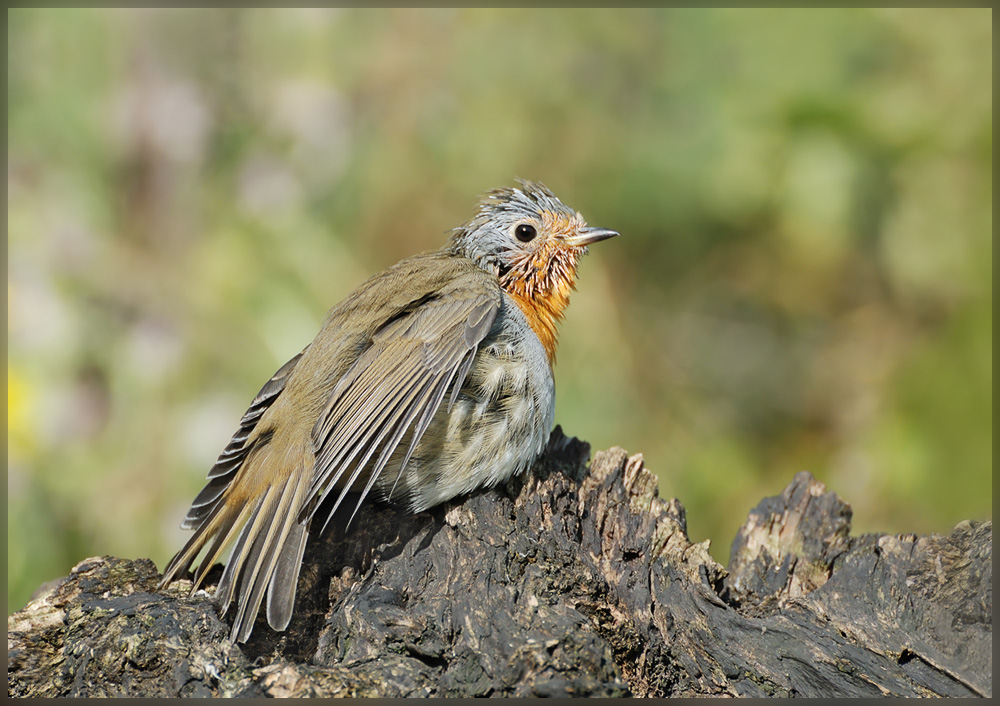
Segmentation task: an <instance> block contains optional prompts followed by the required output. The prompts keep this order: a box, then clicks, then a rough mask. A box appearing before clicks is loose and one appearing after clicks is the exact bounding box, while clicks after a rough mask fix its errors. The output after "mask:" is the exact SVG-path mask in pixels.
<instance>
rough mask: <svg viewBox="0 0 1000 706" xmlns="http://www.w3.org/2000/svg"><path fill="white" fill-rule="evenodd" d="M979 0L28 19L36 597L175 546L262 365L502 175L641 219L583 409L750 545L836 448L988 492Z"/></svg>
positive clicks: (587, 265)
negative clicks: (761, 520)
mask: <svg viewBox="0 0 1000 706" xmlns="http://www.w3.org/2000/svg"><path fill="white" fill-rule="evenodd" d="M991 19H992V18H991V13H990V11H989V10H988V9H980V10H975V9H967V10H956V9H947V10H929V9H928V10H905V9H893V10H863V9H851V10H735V9H729V10H721V9H720V10H700V9H676V10H654V9H645V10H573V11H570V10H476V9H465V10H460V9H438V10H416V9H415V10H401V9H380V10H360V9H355V10H263V9H260V10H243V11H238V10H193V9H186V10H163V9H161V10H139V9H133V10H126V9H101V10H95V9H90V10H85V9H74V10H68V9H63V10H39V9H12V10H9V11H8V290H7V292H8V319H9V322H8V372H7V383H8V584H7V588H8V611H10V610H13V609H16V608H18V607H20V606H22V605H23V604H24V603H25V601H26V600H27V599H28V597H29V595H30V593H31V591H32V590H33V589H34V588H36V587H37V586H38V585H39V583H40V582H41V581H44V580H46V579H49V578H53V577H55V576H58V575H61V574H64V573H66V572H67V571H68V570H69V568H70V567H71V566H72V564H73V563H75V562H76V561H78V560H80V559H83V558H84V557H85V556H90V555H95V554H115V555H121V556H133V557H135V556H151V557H152V558H153V559H154V560H155V561H156V562H157V564H158V565H159V566H162V565H163V564H164V562H165V561H166V559H167V558H168V557H169V556H170V554H171V553H172V552H173V551H174V550H175V549H176V548H177V547H178V546H179V544H180V542H181V541H182V540H183V537H184V536H185V534H184V533H182V532H181V531H180V530H179V529H177V526H178V524H179V522H180V520H181V518H182V517H183V515H184V512H185V510H186V507H187V504H188V503H189V502H190V500H191V499H192V498H193V497H194V494H195V493H196V492H197V491H198V489H199V488H200V486H201V484H202V482H203V480H204V475H205V473H206V472H207V470H208V468H209V467H210V466H211V464H212V463H213V461H214V459H215V457H216V455H217V454H218V453H219V452H220V451H221V450H222V448H223V447H224V446H225V443H226V442H227V441H228V438H229V435H230V434H231V433H232V431H234V430H235V426H236V423H237V421H238V419H239V416H240V415H241V414H242V412H243V410H244V408H245V406H246V404H247V403H248V402H249V400H250V398H251V397H252V395H253V394H254V393H255V392H256V391H257V389H258V387H259V386H260V384H261V383H262V382H263V381H264V380H265V379H266V378H267V377H268V376H269V375H270V374H271V373H272V372H273V371H274V370H275V369H276V368H277V367H278V366H279V365H281V364H282V363H283V362H284V361H285V360H286V359H287V358H289V357H290V356H292V355H294V354H295V353H297V352H298V351H299V350H300V349H301V348H302V347H303V346H304V345H305V344H306V343H308V341H309V340H311V338H312V336H313V335H314V334H315V332H316V331H317V330H318V328H319V325H320V323H321V321H322V319H323V316H324V314H325V312H326V310H327V308H329V307H330V306H331V305H333V304H334V303H336V302H337V301H338V300H339V299H340V298H341V297H343V296H344V295H345V294H346V293H347V292H349V291H350V290H351V289H352V288H353V287H354V286H356V285H357V284H358V283H360V282H361V281H362V280H363V279H364V278H365V277H367V276H368V275H370V274H372V273H374V272H375V271H377V270H379V269H381V268H383V267H386V266H388V265H390V264H392V263H393V262H395V261H396V260H398V259H400V258H402V257H405V256H407V255H410V254H413V253H415V252H417V251H420V250H424V249H428V248H432V247H437V246H438V245H439V244H441V243H442V242H443V241H444V239H445V237H446V235H447V231H448V230H449V229H450V228H451V227H453V226H456V225H458V224H459V223H461V222H462V221H463V220H465V219H466V218H467V217H469V216H470V215H471V209H472V206H473V204H474V200H475V198H476V197H477V196H478V195H479V194H480V193H482V192H483V191H485V190H487V189H488V188H491V187H494V186H499V185H505V184H510V183H512V178H513V177H514V176H515V175H518V176H523V177H526V178H531V179H538V180H541V181H543V182H545V183H547V184H548V185H549V186H550V187H551V188H552V189H553V190H554V191H555V192H556V193H557V194H559V195H560V196H561V197H562V198H563V199H564V200H565V201H566V202H567V203H569V204H570V205H572V206H574V207H575V208H578V209H580V211H581V212H582V213H583V214H584V216H585V217H586V218H587V219H588V221H589V222H590V223H591V224H593V225H599V226H606V227H612V228H615V229H617V230H619V231H620V232H621V233H622V237H621V238H619V239H616V240H614V241H611V242H610V243H609V244H607V245H603V244H602V245H601V246H599V247H595V248H594V249H593V252H592V254H591V255H590V256H589V257H588V258H587V259H586V260H585V261H584V263H583V265H582V271H581V279H580V285H579V291H578V293H577V294H576V296H575V299H574V302H573V305H572V306H571V307H570V309H569V312H568V317H567V320H566V322H565V324H564V326H563V329H562V338H561V345H560V349H559V358H558V363H557V365H556V380H557V387H558V394H559V401H558V411H557V421H558V422H559V423H560V424H562V426H563V428H564V429H565V431H566V432H567V433H568V434H573V435H577V436H579V437H581V438H583V439H586V440H588V441H590V442H591V443H592V444H593V446H594V448H596V449H600V448H605V447H607V446H610V445H614V444H619V445H622V446H624V447H626V448H627V449H628V450H629V451H630V452H642V453H643V454H644V456H645V458H646V462H647V465H648V466H649V467H650V468H651V469H652V470H653V471H654V472H656V473H657V474H658V475H659V478H660V490H661V494H663V495H665V496H676V497H678V498H680V499H681V501H682V502H683V503H684V504H685V506H686V507H687V508H688V513H689V519H690V530H691V534H692V538H693V539H695V540H701V539H705V538H711V539H712V540H713V553H714V554H715V556H716V557H717V558H719V559H720V560H722V561H724V560H725V559H726V557H727V555H728V548H729V544H730V542H731V540H732V537H733V535H734V533H735V531H736V529H737V527H738V526H739V524H740V523H741V522H742V521H743V519H744V517H745V515H746V512H747V511H748V510H749V509H750V507H751V506H752V505H753V504H754V503H756V501H757V500H759V499H760V498H761V497H763V496H765V495H772V494H775V493H777V492H779V491H780V490H781V489H782V488H783V487H784V485H785V484H786V483H787V482H788V481H789V480H790V479H791V477H792V476H793V474H794V473H795V472H796V471H799V470H802V469H808V470H811V471H812V472H813V473H814V474H815V475H816V476H817V477H819V478H820V479H822V480H823V481H824V482H826V483H827V484H828V485H829V486H830V487H831V488H832V489H833V490H835V491H836V492H838V493H839V494H840V495H841V496H843V497H844V498H846V499H847V500H848V501H850V502H851V503H852V505H853V507H854V511H855V523H856V527H857V529H859V530H861V531H871V530H879V531H886V532H910V531H912V532H932V531H936V532H942V531H946V530H948V529H949V528H950V527H951V526H952V525H954V524H955V523H956V522H958V521H959V520H962V519H965V518H981V517H985V516H989V515H991V513H992V500H991V495H992V277H993V271H992V176H991V174H992V68H991V67H992V22H991Z"/></svg>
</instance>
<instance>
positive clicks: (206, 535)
mask: <svg viewBox="0 0 1000 706" xmlns="http://www.w3.org/2000/svg"><path fill="white" fill-rule="evenodd" d="M261 441H262V442H263V443H261ZM261 441H259V442H258V443H257V444H255V445H253V446H252V447H250V448H247V449H246V450H245V451H244V453H241V454H240V455H241V457H242V458H240V459H239V460H240V463H238V465H236V467H235V468H233V469H232V470H230V471H229V472H228V473H226V474H220V475H219V476H216V477H215V478H213V477H212V476H211V475H210V477H209V483H208V485H206V487H205V489H204V490H203V491H202V494H201V495H199V498H203V497H207V498H209V499H208V500H207V501H206V502H203V503H202V504H201V505H199V504H198V501H197V500H196V501H195V505H194V506H193V507H192V509H191V512H190V513H189V514H188V518H187V520H186V521H185V526H190V527H193V528H194V529H195V533H194V535H192V537H191V538H190V539H189V540H188V542H187V543H186V544H185V545H184V547H182V548H181V550H180V551H179V552H177V554H176V555H175V556H174V557H173V559H171V560H170V563H169V564H168V565H167V568H166V569H165V570H164V572H163V579H162V580H161V582H160V587H161V588H162V587H163V586H165V585H167V584H168V583H170V582H171V581H173V580H175V579H176V578H177V577H178V576H180V575H181V574H183V573H185V572H186V571H187V570H188V569H189V568H190V566H191V564H192V563H193V562H194V560H195V558H196V557H197V556H198V555H199V554H200V553H201V552H202V550H203V549H205V547H206V546H207V547H208V548H207V550H206V551H205V555H204V557H203V558H202V561H201V563H200V564H199V566H198V569H197V571H196V572H195V577H194V585H193V586H192V588H191V592H192V593H194V591H196V590H197V589H198V587H199V586H200V585H201V584H202V582H203V581H204V579H205V576H206V575H207V574H208V571H209V570H210V569H211V568H212V566H213V565H214V564H215V562H216V561H218V560H219V557H220V556H221V555H222V553H223V552H224V551H225V549H226V547H227V546H228V545H229V544H231V543H232V542H233V541H234V540H235V544H234V545H233V551H232V554H231V555H230V558H229V562H228V563H227V565H226V568H225V571H224V572H223V574H222V579H221V580H220V581H219V586H218V588H217V589H216V593H215V600H216V602H217V603H218V604H219V605H220V607H221V609H222V613H223V615H224V614H225V613H226V611H227V609H228V608H229V605H230V603H231V602H232V600H233V598H234V596H235V599H236V604H237V611H236V618H235V620H234V622H233V628H232V633H231V635H230V639H232V640H233V641H234V642H235V641H238V642H246V640H247V638H249V637H250V632H251V631H252V629H253V625H254V621H255V620H256V618H257V613H258V612H259V610H260V605H261V602H262V600H263V597H264V591H265V589H266V590H267V621H268V623H269V624H270V626H271V627H272V628H274V629H275V630H279V631H280V630H284V629H285V628H286V627H288V623H289V621H290V620H291V616H292V608H293V606H294V603H295V589H296V586H297V584H298V577H299V569H300V567H301V565H302V555H303V552H304V551H305V544H306V537H307V535H308V531H309V523H308V521H307V522H301V523H300V522H298V521H297V518H298V515H299V510H300V508H301V507H302V505H303V503H304V502H305V499H306V495H307V493H308V491H309V484H310V480H311V476H312V465H313V454H312V449H311V447H310V446H309V443H308V440H304V441H303V442H300V443H296V444H287V443H286V444H278V443H276V441H275V440H274V439H273V438H268V439H266V440H261ZM299 447H301V448H299ZM220 461H221V459H220ZM226 476H228V477H226Z"/></svg>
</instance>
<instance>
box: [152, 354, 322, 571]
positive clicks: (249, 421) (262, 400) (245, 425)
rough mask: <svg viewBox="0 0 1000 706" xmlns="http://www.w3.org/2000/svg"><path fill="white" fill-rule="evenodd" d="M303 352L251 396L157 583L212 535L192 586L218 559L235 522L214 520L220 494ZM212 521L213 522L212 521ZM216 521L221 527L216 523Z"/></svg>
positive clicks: (231, 518)
mask: <svg viewBox="0 0 1000 706" xmlns="http://www.w3.org/2000/svg"><path fill="white" fill-rule="evenodd" d="M306 350H308V348H306ZM305 352H306V351H305V350H304V351H302V353H299V354H298V355H297V356H295V357H294V358H292V359H291V360H289V361H288V362H287V363H285V364H284V365H282V366H281V367H280V368H279V369H278V372H276V373H275V374H274V375H272V376H271V379H270V380H268V381H267V382H266V383H264V386H263V387H262V388H261V389H260V392H258V393H257V395H256V396H255V397H254V398H253V401H252V402H251V403H250V407H249V408H248V409H247V411H246V413H245V414H244V415H243V418H242V419H241V420H240V427H239V429H238V430H237V431H236V433H235V434H233V438H232V439H231V440H230V441H229V444H228V445H227V446H226V448H225V450H223V452H222V453H221V454H220V455H219V458H218V460H217V461H216V462H215V465H214V466H212V469H211V470H210V471H209V472H208V482H207V483H206V484H205V487H204V488H203V489H202V490H201V492H200V493H198V497H196V498H195V499H194V502H192V503H191V509H190V510H188V514H187V517H185V518H184V522H183V523H181V527H182V528H183V529H193V530H196V532H195V533H194V535H192V536H191V538H190V539H189V540H188V542H187V543H186V544H185V545H184V547H183V548H182V549H181V550H180V551H179V552H177V554H176V555H174V557H173V558H172V559H171V560H170V563H169V564H168V565H167V567H166V568H165V569H164V570H163V579H162V581H161V582H160V585H161V586H165V585H166V584H168V583H170V581H172V580H173V579H174V578H176V577H177V576H179V575H180V574H182V573H184V572H185V571H187V570H188V568H189V567H190V566H191V562H192V561H194V558H195V557H196V556H197V555H198V553H199V552H200V551H201V549H202V547H203V546H204V545H205V543H206V542H207V540H208V539H210V538H211V537H212V536H215V538H216V541H215V542H214V543H213V545H212V548H211V549H210V550H209V551H208V552H207V554H206V555H205V559H204V561H202V563H201V566H200V567H199V569H198V572H197V578H196V580H195V586H197V585H198V584H200V583H201V581H202V579H204V577H205V574H207V573H208V569H209V568H211V565H212V562H214V561H215V560H216V559H217V558H218V556H219V554H220V553H221V552H222V550H223V549H224V548H225V546H224V545H225V544H227V543H228V542H229V540H231V539H232V536H231V532H232V529H233V526H234V525H235V524H236V523H237V519H238V516H237V515H233V514H231V513H228V514H227V513H223V514H224V515H225V517H223V518H222V519H221V520H217V519H216V518H217V516H218V515H219V513H220V511H221V510H222V508H223V506H224V504H225V503H224V500H223V493H225V491H226V488H228V487H229V486H230V485H231V484H232V482H233V480H234V478H235V477H236V475H237V471H239V469H240V468H241V467H242V466H243V464H244V462H245V461H246V459H247V456H248V455H249V454H250V452H251V450H252V449H253V448H254V446H255V445H256V444H257V443H258V442H261V441H264V440H262V439H261V438H259V437H258V438H257V439H256V440H255V441H250V442H249V443H248V440H249V439H250V436H251V434H252V433H253V431H254V429H255V428H256V426H257V423H258V422H259V421H260V418H261V417H262V416H264V412H266V411H267V409H268V408H269V407H270V406H271V405H272V404H274V401H275V400H276V399H277V398H278V395H280V394H281V392H282V390H284V389H285V383H286V382H287V381H288V378H289V376H290V375H291V374H292V371H293V370H294V369H295V366H296V365H297V364H298V362H299V360H300V359H301V358H302V355H303V354H304V353H305ZM213 520H216V521H215V522H213ZM219 523H221V524H222V525H223V526H221V527H219V526H217V525H218V524H219Z"/></svg>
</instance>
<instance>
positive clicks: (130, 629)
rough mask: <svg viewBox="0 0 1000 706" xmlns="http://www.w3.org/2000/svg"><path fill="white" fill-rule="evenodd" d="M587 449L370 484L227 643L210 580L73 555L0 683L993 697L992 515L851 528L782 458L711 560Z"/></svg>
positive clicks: (17, 622)
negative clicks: (413, 497)
mask: <svg viewBox="0 0 1000 706" xmlns="http://www.w3.org/2000/svg"><path fill="white" fill-rule="evenodd" d="M589 451H590V450H589V446H588V445H587V444H585V443H583V442H580V441H578V440H577V439H574V438H567V437H565V436H563V434H562V432H561V430H559V429H558V428H557V429H556V431H555V432H553V435H552V438H551V440H550V442H549V446H548V449H547V451H546V453H545V455H544V456H543V457H542V458H541V459H540V460H539V461H538V462H537V463H536V464H535V466H534V468H532V469H531V471H529V472H528V473H526V474H525V475H524V476H522V477H520V478H515V479H513V480H511V481H510V482H508V483H507V484H506V485H505V486H502V487H500V488H496V489H492V490H485V491H480V492H477V493H475V494H473V495H471V496H468V497H465V498H460V499H457V500H455V501H452V502H448V503H445V504H443V505H441V506H439V507H436V508H434V509H432V510H431V511H429V512H424V513H420V514H418V515H407V514H404V513H400V512H397V511H396V510H394V509H393V508H391V507H388V506H378V505H368V506H367V507H365V508H363V509H362V510H361V511H360V512H359V513H358V516H357V517H356V518H355V519H354V522H353V523H352V526H351V528H350V530H349V531H345V529H344V528H343V527H342V526H334V527H333V529H332V530H329V531H328V532H327V533H326V534H325V535H323V536H320V537H318V538H316V537H314V538H311V540H310V545H309V547H308V548H307V552H306V558H305V565H304V567H303V570H302V577H301V579H300V585H299V597H298V599H297V603H296V609H295V615H294V617H293V619H292V623H291V625H290V626H289V628H288V630H287V631H286V632H283V633H276V632H274V631H272V630H271V629H270V628H268V627H267V624H266V622H265V621H264V620H263V618H262V617H261V618H258V624H257V626H256V627H255V629H254V633H253V635H252V637H251V639H250V641H249V642H248V643H247V644H245V645H233V644H231V643H230V642H229V641H228V640H227V635H228V630H229V628H228V626H227V624H226V622H225V619H224V618H223V619H220V618H219V616H218V614H217V611H216V608H215V607H214V604H213V603H212V601H211V595H210V593H211V590H214V589H211V590H210V592H208V593H206V592H205V591H199V592H198V593H197V594H195V595H194V596H191V597H189V596H188V595H187V590H186V589H189V588H190V584H189V583H187V582H185V581H181V582H178V583H176V584H174V585H173V586H171V587H170V588H169V589H167V591H166V592H165V593H157V592H156V591H155V587H156V583H157V581H158V578H159V573H158V572H157V569H156V567H155V566H154V565H153V563H152V562H151V561H149V560H148V559H140V560H136V561H131V560H125V559H116V558H112V557H100V558H92V559H86V560H84V561H82V562H81V563H80V564H78V565H77V566H76V567H75V568H74V569H73V570H72V572H71V573H70V575H69V576H67V577H65V578H64V579H61V580H59V581H57V582H53V583H52V584H50V585H48V586H47V587H46V588H45V589H44V590H42V591H41V592H40V595H39V596H38V597H37V598H36V599H34V600H33V601H32V602H30V603H29V604H28V605H27V606H26V607H25V608H24V609H23V610H21V611H18V612H17V613H15V614H14V615H12V616H11V617H9V618H8V622H7V640H8V642H7V644H8V648H7V657H8V668H7V685H8V686H7V690H8V695H9V696H168V697H177V696H181V697H186V696H381V697H406V696H627V695H633V696H690V695H712V696H721V695H729V696H889V695H892V696H933V695H941V696H984V697H989V696H992V692H993V684H992V666H993V648H992V550H993V539H992V522H990V521H986V522H963V523H961V524H959V525H958V526H957V527H955V529H954V531H953V532H952V533H951V534H950V535H948V536H937V535H932V536H925V537H917V536H914V535H882V536H877V535H864V536H859V537H852V536H851V535H850V518H851V511H850V507H849V506H848V505H847V504H845V503H844V502H842V501H841V500H839V499H838V498H837V496H836V495H835V494H833V493H831V492H828V491H826V489H825V488H824V486H823V485H822V484H821V483H819V482H818V481H816V480H815V479H814V478H813V477H812V476H811V475H809V474H808V473H799V474H798V475H796V476H795V478H794V479H793V480H792V482H791V483H790V484H789V485H788V487H787V488H786V489H785V490H784V492H783V493H782V494H781V495H780V496H777V497H772V498H767V499H765V500H763V501H762V502H761V503H760V504H759V505H758V506H757V507H756V508H755V509H753V510H752V511H751V512H750V515H749V518H748V520H747V522H746V524H745V525H744V526H743V528H742V529H741V530H740V532H739V534H738V536H737V538H736V540H735V541H734V543H733V551H732V558H731V561H730V567H729V570H728V571H727V570H726V569H724V568H723V567H722V566H720V565H719V564H718V563H716V562H715V561H714V560H713V559H712V558H711V556H710V555H709V553H708V546H707V542H705V543H700V544H692V543H691V542H690V541H689V540H688V537H687V531H686V521H685V513H684V508H683V507H682V506H681V504H680V503H679V502H678V501H677V500H671V501H669V502H666V501H664V500H661V499H660V498H658V497H657V492H656V480H655V478H654V477H653V476H652V475H651V474H650V473H649V472H648V471H647V470H646V469H645V468H644V466H643V459H642V456H641V455H636V456H632V457H629V456H628V455H627V454H626V453H625V452H624V451H623V450H621V449H619V448H612V449H610V450H608V451H603V452H599V453H597V454H596V455H595V456H594V459H593V462H592V463H591V464H589V467H588V464H587V458H588V456H589ZM217 578H218V573H217V575H216V579H217Z"/></svg>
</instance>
